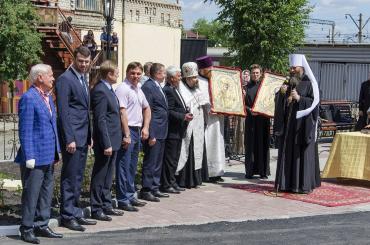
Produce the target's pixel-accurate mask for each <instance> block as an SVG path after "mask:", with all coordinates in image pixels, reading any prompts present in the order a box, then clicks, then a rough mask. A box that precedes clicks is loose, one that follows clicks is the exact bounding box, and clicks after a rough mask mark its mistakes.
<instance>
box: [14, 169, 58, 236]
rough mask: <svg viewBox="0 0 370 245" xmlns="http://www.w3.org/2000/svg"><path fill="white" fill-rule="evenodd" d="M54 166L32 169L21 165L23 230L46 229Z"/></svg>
mask: <svg viewBox="0 0 370 245" xmlns="http://www.w3.org/2000/svg"><path fill="white" fill-rule="evenodd" d="M53 172H54V165H53V164H50V165H45V166H36V167H35V168H34V169H29V168H26V166H25V165H21V179H22V185H23V190H22V224H21V226H22V227H23V228H24V230H26V231H27V230H31V229H33V227H41V228H44V227H47V225H48V223H49V218H50V208H51V199H52V197H53V183H54V179H53Z"/></svg>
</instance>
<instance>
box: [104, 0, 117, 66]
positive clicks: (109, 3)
mask: <svg viewBox="0 0 370 245" xmlns="http://www.w3.org/2000/svg"><path fill="white" fill-rule="evenodd" d="M115 3H116V0H104V4H103V16H104V18H105V21H106V26H107V59H110V58H111V53H110V51H111V50H110V46H111V41H112V36H111V32H112V22H113V17H114V5H115Z"/></svg>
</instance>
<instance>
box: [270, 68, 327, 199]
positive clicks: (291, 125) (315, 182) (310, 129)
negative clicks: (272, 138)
mask: <svg viewBox="0 0 370 245" xmlns="http://www.w3.org/2000/svg"><path fill="white" fill-rule="evenodd" d="M296 90H297V92H298V94H299V95H300V100H299V101H298V102H293V103H291V104H290V105H288V100H287V99H288V93H286V94H281V93H280V92H278V93H277V94H276V98H275V100H276V101H275V102H276V103H275V117H274V134H275V135H276V137H277V141H278V147H279V151H278V162H277V169H276V179H275V188H276V187H277V185H278V188H279V190H280V191H288V192H299V193H306V192H311V191H312V190H313V189H314V188H316V187H319V186H320V185H321V180H320V166H319V157H318V146H317V142H316V139H315V138H316V137H315V135H316V123H317V118H318V106H317V107H316V108H315V109H314V110H313V111H312V112H311V113H310V114H308V115H307V116H305V117H302V118H299V119H296V114H297V111H299V110H304V109H307V108H309V107H310V106H311V105H312V102H313V89H312V85H311V82H310V80H309V78H308V77H307V76H306V75H304V76H303V78H302V80H301V81H300V82H299V84H298V85H297V87H296Z"/></svg>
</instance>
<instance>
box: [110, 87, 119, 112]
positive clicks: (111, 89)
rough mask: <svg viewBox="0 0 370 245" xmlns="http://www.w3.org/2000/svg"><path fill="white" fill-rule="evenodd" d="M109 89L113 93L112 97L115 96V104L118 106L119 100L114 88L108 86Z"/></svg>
mask: <svg viewBox="0 0 370 245" xmlns="http://www.w3.org/2000/svg"><path fill="white" fill-rule="evenodd" d="M110 91H111V92H112V93H113V95H114V98H116V102H117V105H118V107H119V100H118V97H117V95H116V93H115V92H114V90H113V88H112V87H111V88H110Z"/></svg>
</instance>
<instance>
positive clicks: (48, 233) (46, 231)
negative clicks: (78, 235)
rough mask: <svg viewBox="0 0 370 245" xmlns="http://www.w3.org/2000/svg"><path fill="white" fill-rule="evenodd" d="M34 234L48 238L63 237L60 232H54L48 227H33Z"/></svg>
mask: <svg viewBox="0 0 370 245" xmlns="http://www.w3.org/2000/svg"><path fill="white" fill-rule="evenodd" d="M35 235H36V236H41V237H48V238H63V235H62V234H60V233H55V232H54V231H53V230H52V229H51V228H50V227H46V228H40V227H36V228H35Z"/></svg>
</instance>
